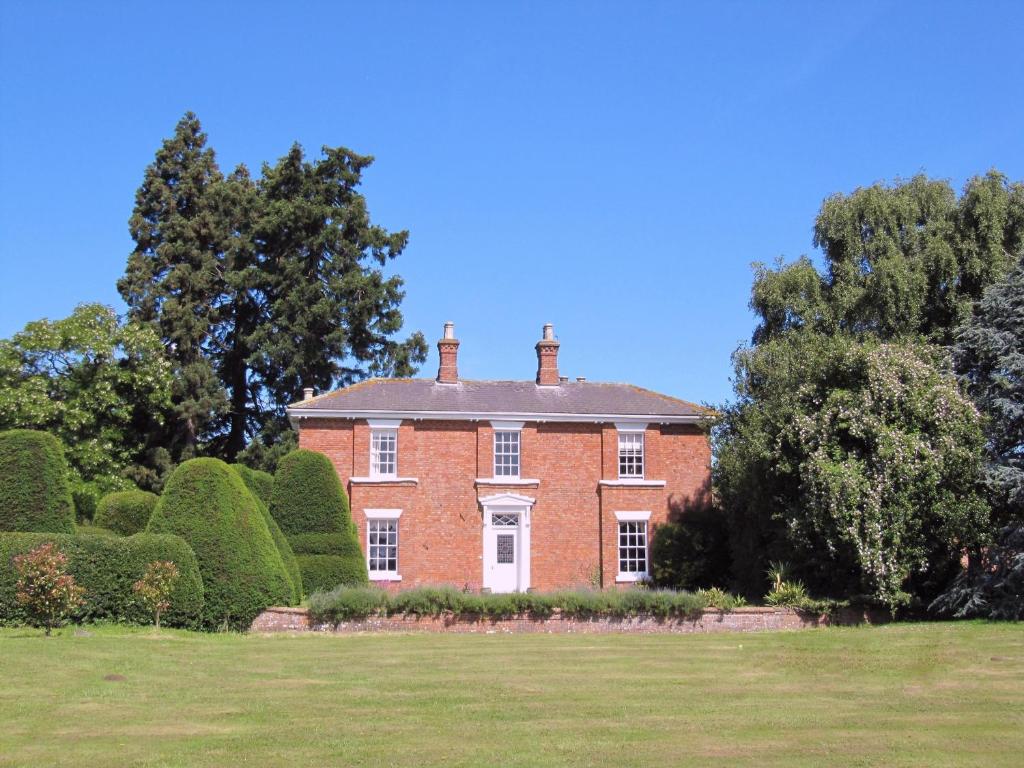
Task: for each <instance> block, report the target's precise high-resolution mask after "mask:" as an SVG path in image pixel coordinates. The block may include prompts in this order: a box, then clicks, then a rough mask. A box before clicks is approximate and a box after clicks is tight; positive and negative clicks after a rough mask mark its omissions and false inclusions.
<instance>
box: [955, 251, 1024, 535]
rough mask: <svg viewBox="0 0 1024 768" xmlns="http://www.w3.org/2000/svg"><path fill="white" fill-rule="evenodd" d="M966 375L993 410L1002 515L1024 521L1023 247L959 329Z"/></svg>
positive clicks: (991, 438) (991, 480) (994, 466)
mask: <svg viewBox="0 0 1024 768" xmlns="http://www.w3.org/2000/svg"><path fill="white" fill-rule="evenodd" d="M954 354H955V356H956V363H957V369H958V371H959V372H960V374H961V381H962V382H963V383H964V385H965V386H966V388H967V391H968V392H969V393H970V394H971V396H972V397H973V398H974V401H975V403H977V405H978V408H979V409H980V410H981V411H982V412H983V413H984V414H986V416H988V424H987V428H986V437H987V450H988V458H989V464H988V467H987V470H986V479H987V481H988V485H989V488H990V490H991V498H992V503H993V506H994V507H995V511H996V516H997V519H999V520H1001V521H1003V522H1008V521H1017V522H1018V523H1020V522H1024V247H1022V253H1021V256H1020V260H1019V261H1018V263H1017V265H1016V267H1015V268H1014V269H1013V270H1012V271H1011V272H1010V274H1009V275H1007V276H1006V278H1005V279H1004V280H1001V281H1000V282H998V283H996V284H994V285H992V286H990V287H989V288H988V289H987V290H986V291H985V295H984V296H983V297H982V300H981V301H980V302H979V303H978V306H977V309H976V310H975V314H974V317H973V318H972V319H971V320H970V321H969V322H968V323H966V324H965V325H964V326H963V327H961V328H960V329H959V331H958V332H957V343H956V347H955V350H954Z"/></svg>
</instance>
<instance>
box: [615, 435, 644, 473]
mask: <svg viewBox="0 0 1024 768" xmlns="http://www.w3.org/2000/svg"><path fill="white" fill-rule="evenodd" d="M643 476H644V433H643V432H642V431H629V432H624V431H622V430H620V431H619V477H627V478H628V477H639V478H642V477H643Z"/></svg>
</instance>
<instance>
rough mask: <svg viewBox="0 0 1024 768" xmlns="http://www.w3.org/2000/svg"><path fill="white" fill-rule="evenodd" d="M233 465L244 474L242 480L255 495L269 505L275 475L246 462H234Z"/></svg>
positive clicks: (240, 473) (238, 471)
mask: <svg viewBox="0 0 1024 768" xmlns="http://www.w3.org/2000/svg"><path fill="white" fill-rule="evenodd" d="M231 467H232V469H234V470H235V471H236V472H237V473H238V474H239V475H241V476H242V482H244V483H245V485H246V487H247V488H248V489H249V490H250V491H252V493H253V495H254V496H255V497H256V498H257V499H259V500H260V501H262V502H263V503H264V504H266V505H267V506H268V507H269V506H270V495H271V493H273V491H274V476H273V475H272V474H270V473H269V472H263V471H262V470H259V469H253V468H252V467H247V466H246V465H245V464H232V465H231Z"/></svg>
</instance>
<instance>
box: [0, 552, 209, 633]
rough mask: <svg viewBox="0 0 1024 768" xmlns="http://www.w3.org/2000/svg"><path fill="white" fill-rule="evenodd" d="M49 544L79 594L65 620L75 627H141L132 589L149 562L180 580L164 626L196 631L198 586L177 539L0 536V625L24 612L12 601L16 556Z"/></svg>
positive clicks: (194, 567)
mask: <svg viewBox="0 0 1024 768" xmlns="http://www.w3.org/2000/svg"><path fill="white" fill-rule="evenodd" d="M45 543H53V544H54V545H55V546H56V547H57V549H59V550H60V551H61V552H63V553H64V554H65V555H67V558H68V562H67V570H68V573H70V574H71V575H72V576H74V577H75V581H76V582H77V583H78V584H79V585H80V586H81V587H82V588H83V589H84V590H85V593H84V596H85V603H84V604H83V605H80V606H79V607H78V608H77V609H76V610H75V611H74V613H73V614H72V615H71V619H72V620H73V621H75V622H88V621H103V620H109V621H119V622H131V623H143V622H146V621H148V620H149V615H150V614H149V613H148V611H147V610H146V609H145V608H144V607H143V606H142V605H140V604H139V602H138V600H137V599H136V597H135V594H134V592H133V591H132V585H133V584H134V583H135V582H136V581H137V580H138V579H140V578H141V577H142V576H143V574H144V573H145V571H146V566H147V565H148V564H149V563H151V562H153V561H155V560H165V561H170V562H172V563H174V565H175V566H176V567H177V569H178V572H179V573H180V574H181V576H180V578H179V579H178V581H177V582H176V584H175V585H174V590H173V592H172V594H171V598H170V600H171V604H172V607H171V608H170V610H169V611H168V613H167V614H166V615H165V616H164V619H165V623H167V624H170V625H172V626H179V627H198V626H199V625H200V621H201V616H202V608H203V581H202V578H201V577H200V575H199V565H198V563H197V561H196V556H195V554H194V553H193V552H192V549H191V548H190V547H189V546H188V544H186V543H185V542H184V540H182V539H181V538H180V537H178V536H156V535H152V534H147V533H140V534H136V535H135V536H128V537H120V536H82V535H76V536H70V535H67V534H52V533H3V534H0V624H21V623H24V622H25V620H26V616H25V613H24V611H23V610H22V609H21V608H20V607H19V606H18V605H17V602H16V600H15V582H16V581H17V575H16V573H15V571H14V567H13V564H12V561H13V558H14V557H15V556H16V555H20V554H23V553H25V552H29V551H31V550H33V549H35V548H37V547H38V546H40V545H41V544H45Z"/></svg>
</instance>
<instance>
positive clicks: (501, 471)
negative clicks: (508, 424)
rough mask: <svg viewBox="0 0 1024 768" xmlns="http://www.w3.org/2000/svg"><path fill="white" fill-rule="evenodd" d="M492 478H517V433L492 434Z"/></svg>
mask: <svg viewBox="0 0 1024 768" xmlns="http://www.w3.org/2000/svg"><path fill="white" fill-rule="evenodd" d="M494 476H495V477H519V431H518V430H515V431H512V430H508V431H506V430H502V431H498V432H495V433H494Z"/></svg>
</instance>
